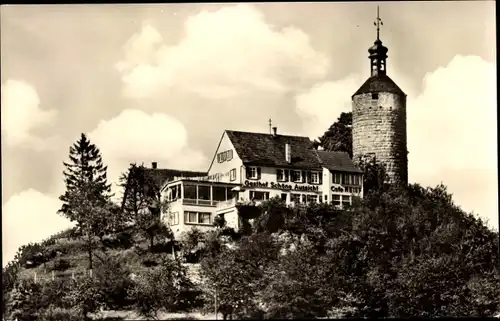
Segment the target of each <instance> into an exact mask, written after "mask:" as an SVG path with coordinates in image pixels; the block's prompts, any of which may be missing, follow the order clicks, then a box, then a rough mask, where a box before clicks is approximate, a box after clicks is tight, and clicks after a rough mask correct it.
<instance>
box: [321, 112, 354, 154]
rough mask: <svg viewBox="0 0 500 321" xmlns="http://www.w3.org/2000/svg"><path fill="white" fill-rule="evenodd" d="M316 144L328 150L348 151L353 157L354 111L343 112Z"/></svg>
mask: <svg viewBox="0 0 500 321" xmlns="http://www.w3.org/2000/svg"><path fill="white" fill-rule="evenodd" d="M315 145H316V146H321V147H323V149H324V150H328V151H336V152H345V153H348V154H349V157H351V158H352V113H351V112H348V113H341V114H340V116H339V118H338V119H337V121H336V122H335V123H333V124H332V125H331V126H330V128H328V130H327V131H326V132H325V133H324V134H323V136H321V137H319V138H318V141H316V142H315Z"/></svg>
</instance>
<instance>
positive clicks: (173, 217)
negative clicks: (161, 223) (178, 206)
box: [169, 212, 179, 225]
mask: <svg viewBox="0 0 500 321" xmlns="http://www.w3.org/2000/svg"><path fill="white" fill-rule="evenodd" d="M169 216H170V217H169V224H170V225H178V224H179V212H173V213H170V215H169Z"/></svg>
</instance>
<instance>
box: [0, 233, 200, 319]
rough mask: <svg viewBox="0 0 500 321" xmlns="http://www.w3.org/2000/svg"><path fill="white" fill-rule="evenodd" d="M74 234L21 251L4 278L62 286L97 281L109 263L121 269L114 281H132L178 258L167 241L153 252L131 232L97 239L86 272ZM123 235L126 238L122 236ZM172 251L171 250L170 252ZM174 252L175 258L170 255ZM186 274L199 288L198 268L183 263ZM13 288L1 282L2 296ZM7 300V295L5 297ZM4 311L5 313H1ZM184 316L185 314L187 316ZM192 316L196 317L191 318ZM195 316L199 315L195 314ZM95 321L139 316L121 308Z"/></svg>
mask: <svg viewBox="0 0 500 321" xmlns="http://www.w3.org/2000/svg"><path fill="white" fill-rule="evenodd" d="M73 234H74V230H73V229H69V230H66V231H64V232H61V233H58V234H56V235H53V236H51V237H49V238H48V239H46V240H44V241H43V242H41V243H32V244H28V245H26V246H23V247H21V248H20V250H19V252H18V254H17V256H16V258H15V260H14V262H15V264H13V263H11V264H9V266H7V268H5V269H4V271H3V274H4V276H6V275H10V278H13V279H15V282H29V283H37V284H48V283H49V282H52V283H53V282H62V281H69V280H71V279H74V280H76V281H78V280H80V281H81V280H85V279H89V278H90V277H91V275H92V277H93V278H95V277H96V273H102V271H101V272H99V271H100V270H102V269H103V268H105V269H106V268H107V267H106V266H105V265H106V264H108V263H109V262H119V264H120V265H121V267H122V268H121V269H120V271H125V272H121V273H123V274H126V275H120V276H118V275H116V277H123V278H130V279H134V278H135V277H137V276H140V275H143V274H144V273H145V272H147V271H150V270H151V268H152V267H155V266H157V265H159V264H161V262H162V260H163V259H165V258H174V257H178V256H179V255H180V252H179V249H178V246H177V245H174V243H172V242H169V240H165V241H162V240H159V241H157V242H156V244H155V246H154V247H153V248H151V247H150V241H149V240H147V239H145V238H144V237H143V236H141V235H140V234H138V233H134V231H133V229H130V230H129V231H125V232H122V233H119V234H122V235H121V236H122V239H121V240H119V238H120V235H119V234H116V235H110V236H108V237H106V238H104V242H102V243H101V242H100V240H98V239H97V238H96V239H94V241H95V247H96V248H95V249H94V250H93V261H94V269H93V270H92V272H90V271H89V255H88V251H87V248H86V243H85V241H84V240H83V239H81V238H78V237H77V236H76V235H73ZM123 235H125V236H123ZM173 247H174V248H173ZM175 251H176V254H174V253H173V252H175ZM183 266H184V267H186V269H187V272H188V277H189V278H190V279H191V280H192V281H193V283H195V284H200V283H201V279H200V276H199V264H190V263H183ZM11 288H12V284H9V281H7V284H6V281H5V280H4V295H5V294H7V293H8V292H9V291H10V290H11ZM7 296H8V295H7ZM4 311H5V309H4ZM186 313H187V314H186ZM193 313H195V314H193ZM196 313H198V314H196ZM91 315H94V317H96V318H103V316H107V317H120V318H125V317H126V319H127V318H130V319H138V318H140V315H139V314H138V313H137V312H136V311H134V310H133V309H129V308H128V307H124V309H119V310H118V311H109V312H101V313H98V314H91ZM162 315H163V317H164V318H166V319H171V318H174V319H178V318H184V317H189V319H193V318H195V319H200V318H201V319H203V318H205V317H204V316H202V315H201V314H200V313H199V311H198V312H197V311H196V309H195V311H186V312H183V313H177V314H175V313H174V314H167V313H163V314H162Z"/></svg>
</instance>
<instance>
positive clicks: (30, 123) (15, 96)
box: [2, 79, 57, 150]
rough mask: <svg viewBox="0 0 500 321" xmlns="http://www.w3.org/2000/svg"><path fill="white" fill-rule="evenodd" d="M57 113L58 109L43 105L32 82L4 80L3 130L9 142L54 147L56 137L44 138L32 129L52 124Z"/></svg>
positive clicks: (20, 144) (14, 144)
mask: <svg viewBox="0 0 500 321" xmlns="http://www.w3.org/2000/svg"><path fill="white" fill-rule="evenodd" d="M56 116H57V110H54V109H51V110H43V109H41V108H40V98H39V97H38V93H37V92H36V90H35V88H34V87H33V86H32V85H30V84H29V83H27V82H25V81H21V80H11V79H9V80H7V81H6V82H5V83H4V84H2V132H3V133H4V135H5V142H6V143H7V144H8V145H13V146H24V147H31V148H35V149H38V150H43V149H47V148H52V147H53V146H55V145H56V144H54V142H55V140H56V139H57V138H56V137H51V138H49V139H41V138H39V137H36V136H34V135H33V133H32V131H33V130H34V129H36V128H38V127H41V126H46V125H50V124H51V123H52V122H53V121H54V119H55V117H56Z"/></svg>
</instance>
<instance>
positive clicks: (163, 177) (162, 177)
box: [145, 168, 208, 188]
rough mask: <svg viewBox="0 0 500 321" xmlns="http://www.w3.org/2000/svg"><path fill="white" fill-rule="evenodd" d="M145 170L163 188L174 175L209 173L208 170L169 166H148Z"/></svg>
mask: <svg viewBox="0 0 500 321" xmlns="http://www.w3.org/2000/svg"><path fill="white" fill-rule="evenodd" d="M145 171H146V175H147V176H148V177H149V178H151V179H153V181H154V182H155V185H156V186H157V187H158V188H161V187H162V186H163V184H165V183H166V182H167V181H171V180H173V179H174V177H199V176H207V175H208V173H207V172H196V171H184V170H177V169H168V168H146V169H145Z"/></svg>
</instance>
